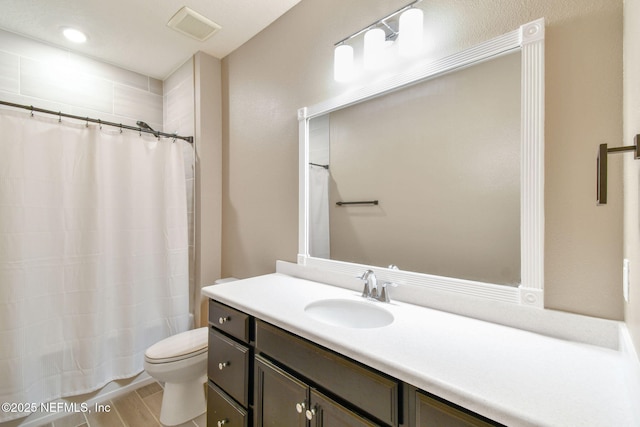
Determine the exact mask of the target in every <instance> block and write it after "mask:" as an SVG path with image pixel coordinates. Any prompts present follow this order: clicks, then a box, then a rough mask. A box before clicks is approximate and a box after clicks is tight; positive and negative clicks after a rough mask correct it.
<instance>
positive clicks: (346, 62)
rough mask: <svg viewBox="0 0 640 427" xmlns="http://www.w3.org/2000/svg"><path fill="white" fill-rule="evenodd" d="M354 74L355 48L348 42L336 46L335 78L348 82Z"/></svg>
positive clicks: (334, 53) (338, 80)
mask: <svg viewBox="0 0 640 427" xmlns="http://www.w3.org/2000/svg"><path fill="white" fill-rule="evenodd" d="M353 74H354V70H353V48H352V47H351V46H349V45H347V44H341V45H339V46H336V48H335V49H334V51H333V78H334V79H335V80H336V81H337V82H347V81H349V80H351V79H352V78H353Z"/></svg>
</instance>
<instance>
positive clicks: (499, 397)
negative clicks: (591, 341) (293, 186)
mask: <svg viewBox="0 0 640 427" xmlns="http://www.w3.org/2000/svg"><path fill="white" fill-rule="evenodd" d="M202 293H203V295H205V296H207V297H210V298H213V299H215V300H217V301H220V302H222V303H225V304H228V305H230V306H232V307H235V308H237V309H238V310H240V311H243V312H245V313H247V314H250V315H253V316H255V317H257V318H259V319H262V320H264V321H266V322H269V323H271V324H273V325H276V326H279V327H281V328H283V329H285V330H287V331H290V332H292V333H295V334H297V335H299V336H301V337H304V338H307V339H309V340H311V341H313V342H316V343H317V344H320V345H322V346H325V347H327V348H329V349H331V350H334V351H337V352H339V353H341V354H343V355H345V356H348V357H351V358H352V359H355V360H357V361H359V362H361V363H364V364H365V365H368V366H370V367H372V368H375V369H378V370H380V371H382V372H385V373H387V374H388V375H391V376H393V377H395V378H398V379H400V380H402V381H404V382H407V383H409V384H412V385H414V386H416V387H418V388H420V389H423V390H425V391H428V392H430V393H433V394H435V395H437V396H440V397H442V398H444V399H446V400H449V401H451V402H454V403H456V404H458V405H461V406H463V407H465V408H468V409H470V410H472V411H474V412H477V413H479V414H481V415H484V416H486V417H488V418H490V419H493V420H495V421H498V422H500V423H503V424H506V425H508V426H514V427H515V426H536V427H542V426H561V427H569V426H588V427H596V426H602V427H612V426H615V427H632V426H640V394H639V393H638V390H639V389H640V387H638V384H639V383H640V379H639V378H638V372H637V366H636V365H635V364H634V361H632V360H630V358H629V357H628V355H627V354H625V353H623V352H621V351H617V350H613V349H610V348H605V347H598V346H594V345H588V344H582V343H577V342H572V341H567V340H562V339H558V338H551V337H547V336H543V335H539V334H536V333H532V332H527V331H523V330H520V329H516V328H512V327H508V326H502V325H497V324H493V323H489V322H485V321H481V320H476V319H472V318H468V317H464V316H460V315H456V314H451V313H446V312H442V311H438V310H433V309H429V308H425V307H420V306H416V305H411V304H407V303H402V302H397V301H393V300H392V301H391V303H389V304H385V303H380V302H377V301H369V303H370V304H381V305H383V307H384V308H386V309H387V310H388V311H390V312H391V313H392V314H393V316H394V321H393V322H392V323H391V324H390V325H388V326H384V327H381V328H370V329H355V328H346V327H339V326H331V325H328V324H325V323H322V322H319V321H317V320H314V319H313V318H311V317H309V316H308V315H307V314H305V312H304V308H305V306H306V305H307V304H309V303H311V302H314V301H318V300H321V299H330V298H346V299H354V300H357V301H365V300H364V299H363V298H362V297H361V296H360V293H359V292H357V291H353V290H350V289H345V288H340V287H336V286H331V285H326V284H321V283H317V282H313V281H310V280H304V279H300V278H295V277H291V276H288V275H284V274H279V273H275V274H269V275H266V276H259V277H254V278H251V279H245V280H241V281H237V282H230V283H225V284H221V285H215V286H209V287H205V288H203V289H202Z"/></svg>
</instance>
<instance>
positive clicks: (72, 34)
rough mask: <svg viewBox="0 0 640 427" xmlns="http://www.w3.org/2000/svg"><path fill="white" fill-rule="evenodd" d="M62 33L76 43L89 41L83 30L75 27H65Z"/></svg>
mask: <svg viewBox="0 0 640 427" xmlns="http://www.w3.org/2000/svg"><path fill="white" fill-rule="evenodd" d="M62 34H63V35H64V36H65V37H66V39H67V40H69V41H71V42H74V43H84V42H86V41H87V36H86V35H85V34H84V33H83V32H82V31H80V30H76V29H75V28H69V27H66V28H63V29H62Z"/></svg>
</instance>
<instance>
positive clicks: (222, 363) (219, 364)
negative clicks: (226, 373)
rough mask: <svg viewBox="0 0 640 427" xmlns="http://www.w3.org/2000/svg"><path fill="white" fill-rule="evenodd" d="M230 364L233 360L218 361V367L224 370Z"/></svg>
mask: <svg viewBox="0 0 640 427" xmlns="http://www.w3.org/2000/svg"><path fill="white" fill-rule="evenodd" d="M229 365H231V362H220V363H218V369H220V370H221V371H222V370H223V369H224V368H226V367H227V366H229Z"/></svg>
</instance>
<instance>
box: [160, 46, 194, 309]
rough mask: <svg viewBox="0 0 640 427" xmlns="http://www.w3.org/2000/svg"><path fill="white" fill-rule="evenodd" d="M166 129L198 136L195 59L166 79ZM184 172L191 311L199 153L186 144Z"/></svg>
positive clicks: (164, 85) (192, 306) (164, 86)
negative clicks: (196, 167) (196, 171)
mask: <svg viewBox="0 0 640 427" xmlns="http://www.w3.org/2000/svg"><path fill="white" fill-rule="evenodd" d="M163 93H164V120H163V122H164V129H165V131H166V132H170V133H174V132H175V133H177V134H180V135H195V128H194V125H195V111H194V102H195V100H194V96H195V94H194V76H193V58H192V59H189V60H188V61H187V62H185V63H184V64H183V65H182V66H181V67H180V68H178V69H177V70H176V71H175V72H174V73H173V74H171V76H169V77H167V79H166V80H165V81H164V82H163ZM183 147H184V171H185V174H186V183H187V209H188V211H189V290H190V295H191V299H190V300H189V304H190V306H189V311H191V312H196V307H197V301H199V294H200V292H199V291H198V292H196V286H195V246H194V240H195V234H194V227H195V211H194V208H195V204H194V200H195V193H194V190H195V170H194V166H195V152H194V149H193V147H191V146H189V145H187V144H184V145H183Z"/></svg>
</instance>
